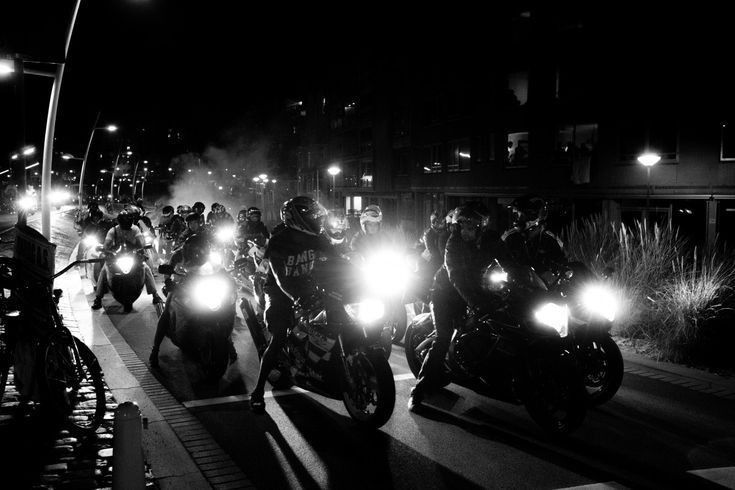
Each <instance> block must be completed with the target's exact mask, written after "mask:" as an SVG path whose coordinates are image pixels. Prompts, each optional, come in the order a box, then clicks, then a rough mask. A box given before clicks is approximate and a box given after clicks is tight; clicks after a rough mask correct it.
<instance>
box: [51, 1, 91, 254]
mask: <svg viewBox="0 0 735 490" xmlns="http://www.w3.org/2000/svg"><path fill="white" fill-rule="evenodd" d="M81 3H82V0H77V1H76V3H75V5H74V13H73V14H72V17H71V23H70V24H69V30H68V31H67V33H66V44H65V46H64V62H62V63H60V64H58V65H57V66H56V74H55V75H54V84H53V86H52V87H51V100H50V101H49V105H48V117H47V118H46V138H45V139H44V144H43V169H42V171H41V233H42V234H43V236H44V237H46V239H47V240H50V239H51V205H50V203H49V202H48V198H49V194H50V191H51V170H52V169H51V165H52V158H53V156H54V132H55V130H56V112H57V110H58V108H59V96H60V95H61V81H62V80H63V78H64V64H65V63H66V58H67V56H68V54H69V43H70V42H71V34H72V32H73V31H74V23H75V22H76V20H77V14H78V13H79V5H80V4H81Z"/></svg>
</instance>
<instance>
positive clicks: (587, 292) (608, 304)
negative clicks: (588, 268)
mask: <svg viewBox="0 0 735 490" xmlns="http://www.w3.org/2000/svg"><path fill="white" fill-rule="evenodd" d="M581 300H582V307H583V308H584V309H585V310H587V311H588V312H589V313H591V314H593V315H599V316H601V317H603V318H605V319H607V320H608V321H611V322H612V321H614V320H615V315H616V314H617V312H618V301H617V299H616V298H615V295H614V294H613V293H612V291H610V290H609V289H608V288H606V287H603V286H588V287H587V288H586V289H584V290H583V291H582V296H581Z"/></svg>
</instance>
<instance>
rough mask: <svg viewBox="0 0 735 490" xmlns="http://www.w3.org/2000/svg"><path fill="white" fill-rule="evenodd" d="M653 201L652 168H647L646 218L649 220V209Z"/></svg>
mask: <svg viewBox="0 0 735 490" xmlns="http://www.w3.org/2000/svg"><path fill="white" fill-rule="evenodd" d="M650 200H651V167H646V216H645V219H646V220H648V209H649V203H650Z"/></svg>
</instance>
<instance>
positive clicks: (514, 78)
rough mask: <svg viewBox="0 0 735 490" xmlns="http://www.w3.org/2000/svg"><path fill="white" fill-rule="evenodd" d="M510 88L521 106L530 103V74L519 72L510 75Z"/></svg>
mask: <svg viewBox="0 0 735 490" xmlns="http://www.w3.org/2000/svg"><path fill="white" fill-rule="evenodd" d="M508 88H509V89H510V91H511V92H513V95H514V96H515V98H516V99H517V100H518V103H519V104H520V105H525V104H526V102H528V72H526V71H518V72H515V73H509V74H508Z"/></svg>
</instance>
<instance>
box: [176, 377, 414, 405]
mask: <svg viewBox="0 0 735 490" xmlns="http://www.w3.org/2000/svg"><path fill="white" fill-rule="evenodd" d="M406 379H414V376H413V374H411V373H403V374H396V375H395V376H393V381H403V380H406ZM304 393H310V392H309V391H308V390H305V389H303V388H299V387H298V386H294V387H292V388H289V389H287V390H277V391H266V392H265V393H264V394H263V395H264V396H265V398H275V397H278V396H288V395H298V394H304ZM249 400H250V395H249V394H246V395H231V396H219V397H215V398H203V399H201V400H190V401H186V402H183V403H182V405H183V406H184V407H186V408H199V407H211V406H213V405H225V404H227V403H238V402H247V401H249Z"/></svg>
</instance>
